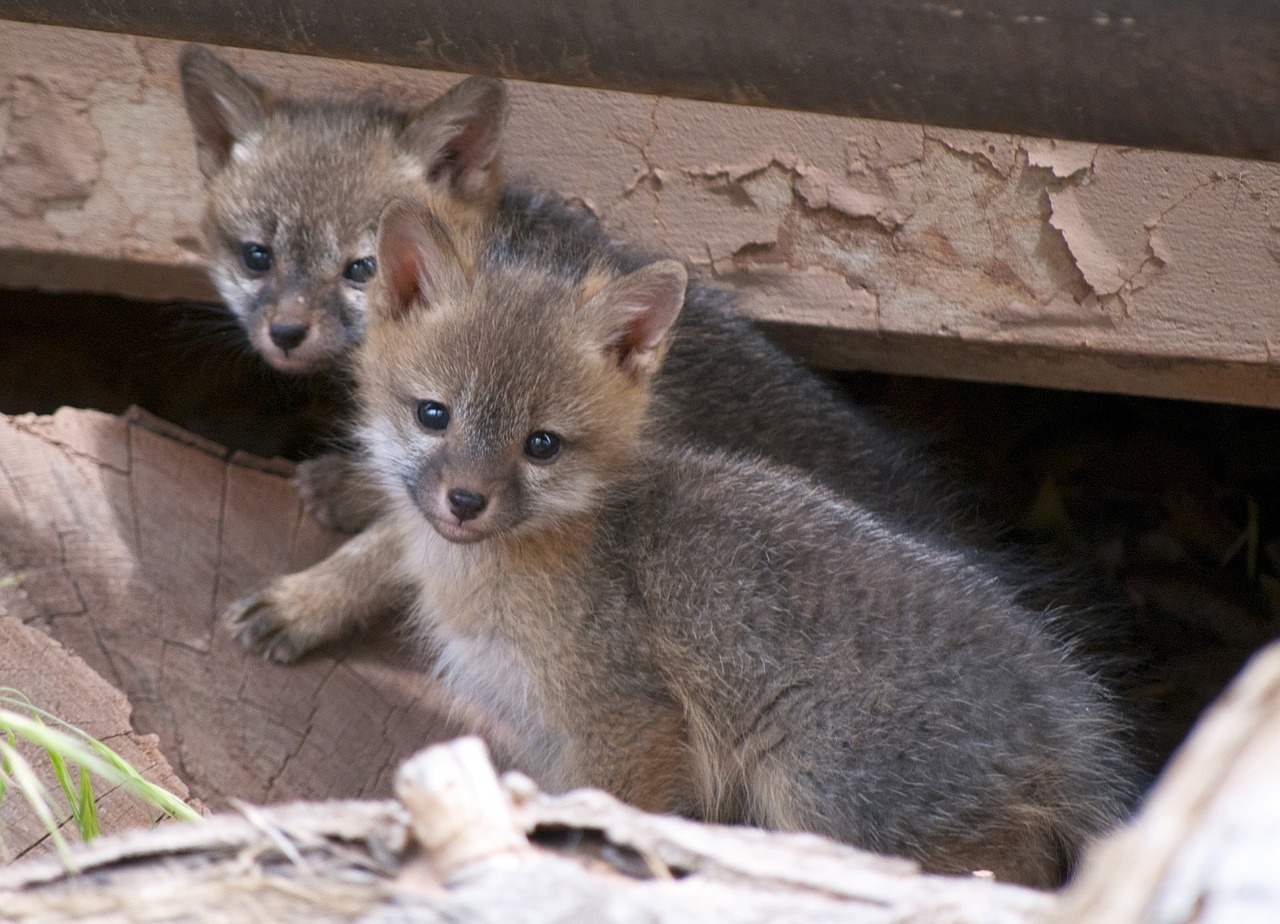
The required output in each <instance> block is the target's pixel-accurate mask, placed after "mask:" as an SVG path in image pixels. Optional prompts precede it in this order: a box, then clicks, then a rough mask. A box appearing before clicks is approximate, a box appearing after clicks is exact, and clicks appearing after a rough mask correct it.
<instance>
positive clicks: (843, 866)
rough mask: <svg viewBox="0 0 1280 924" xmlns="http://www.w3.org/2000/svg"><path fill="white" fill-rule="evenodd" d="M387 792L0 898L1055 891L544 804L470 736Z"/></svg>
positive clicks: (240, 901) (443, 916)
mask: <svg viewBox="0 0 1280 924" xmlns="http://www.w3.org/2000/svg"><path fill="white" fill-rule="evenodd" d="M398 791H399V793H400V795H401V798H402V800H403V803H402V804H403V808H402V807H401V806H400V805H397V804H394V803H337V804H332V803H330V804H324V805H314V804H296V805H291V806H283V807H279V808H275V809H260V810H258V809H255V810H252V811H250V812H247V813H246V814H245V815H244V816H242V817H235V816H221V817H218V818H214V819H212V820H211V822H210V823H208V824H205V825H199V826H197V825H184V826H177V825H171V826H169V827H168V828H166V829H165V830H163V831H152V832H139V833H135V834H133V835H128V836H121V837H118V838H115V839H113V840H111V841H110V842H104V843H102V844H99V845H96V846H93V847H88V848H84V849H82V850H80V851H79V852H78V853H77V861H78V862H79V864H80V866H81V868H82V869H84V870H86V871H92V872H93V875H92V876H81V877H71V878H68V877H67V876H65V874H64V873H63V871H62V870H61V868H60V867H59V866H58V865H57V864H56V862H53V861H48V860H46V861H42V862H36V861H31V862H27V863H23V864H18V865H15V866H12V867H9V868H8V869H3V870H0V907H3V908H4V909H5V912H6V914H7V915H8V919H9V920H12V921H14V922H15V924H26V922H33V921H39V920H48V919H50V918H52V917H54V916H59V919H60V920H65V921H96V920H101V919H102V918H104V917H105V916H106V915H107V914H113V915H115V916H116V917H115V918H114V920H121V921H141V920H143V919H144V918H145V917H146V916H148V915H154V914H155V913H156V908H157V905H160V907H162V908H163V909H164V913H165V914H166V915H167V918H168V919H172V920H182V921H212V920H237V919H241V920H276V921H292V920H303V919H304V916H305V917H306V919H308V920H317V919H318V920H322V921H361V922H365V924H372V922H391V921H396V922H401V924H411V922H437V921H460V920H461V921H494V922H497V921H503V922H513V924H525V922H528V924H534V922H552V921H577V920H580V921H599V922H606V924H607V922H619V924H621V922H625V921H637V920H644V921H654V922H675V921H690V920H706V921H723V922H729V924H748V922H761V924H763V922H768V921H776V920H779V919H780V918H783V917H785V919H786V920H788V921H793V922H797V924H807V922H819V921H824V922H834V924H888V922H891V921H892V922H899V924H916V922H919V924H924V922H934V921H942V920H945V921H948V922H952V924H970V922H972V924H979V922H982V924H1031V922H1036V921H1039V920H1041V919H1042V918H1043V916H1044V914H1045V913H1046V912H1047V910H1048V909H1049V908H1050V906H1051V905H1052V901H1053V899H1052V897H1051V896H1049V895H1047V894H1044V893H1039V892H1036V891H1034V890H1030V889H1025V888H1022V887H1020V886H1010V885H1003V884H1000V883H996V882H993V881H991V880H989V879H982V878H975V877H944V876H925V875H922V874H920V873H919V871H918V870H917V868H916V867H915V865H914V864H912V863H909V862H906V861H899V860H889V859H886V858H883V857H877V856H875V855H873V854H868V853H864V852H862V851H858V850H854V849H853V848H850V847H846V846H843V845H839V844H835V843H832V842H830V841H827V840H825V839H824V838H820V837H816V836H811V835H795V834H777V833H767V832H762V831H757V830H752V829H747V828H733V827H720V826H714V825H703V824H699V823H697V822H692V821H687V820H684V819H679V818H671V817H664V816H657V815H648V814H646V813H644V812H641V811H639V810H637V809H633V808H630V807H628V806H625V805H622V804H621V803H619V802H617V801H616V800H614V799H612V798H610V797H608V796H606V795H605V794H603V793H599V792H590V791H584V792H576V793H570V794H567V795H564V796H547V795H543V794H541V793H538V792H537V791H536V789H535V788H534V787H533V784H532V783H531V782H530V781H529V780H527V779H526V778H524V777H521V776H519V775H518V774H509V775H508V776H507V777H506V778H505V780H504V781H503V783H502V784H501V785H500V784H499V781H498V780H497V778H496V777H495V776H494V771H493V768H492V766H491V765H490V764H489V762H488V758H487V756H486V753H485V750H484V747H483V745H481V744H480V743H479V741H478V740H476V739H462V740H460V741H456V742H452V743H450V744H448V745H441V746H437V747H435V748H429V749H427V750H426V751H424V752H422V753H421V754H419V755H417V756H415V757H414V758H413V759H412V760H411V761H410V762H409V763H408V764H406V765H405V767H404V768H403V769H402V770H401V773H400V784H399V786H398ZM406 809H407V811H406ZM410 831H412V832H413V836H414V837H416V838H417V843H418V847H419V849H420V852H419V851H418V850H411V849H408V847H407V845H408V843H409V842H410V841H411V840H412V838H411V837H410V835H409V832H410ZM526 835H532V838H527V837H526ZM143 883H145V885H146V892H145V894H144V895H142V896H139V894H138V893H139V887H140V885H141V884H143ZM135 896H137V897H135ZM237 915H239V916H240V917H239V918H237Z"/></svg>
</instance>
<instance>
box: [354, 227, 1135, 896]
mask: <svg viewBox="0 0 1280 924" xmlns="http://www.w3.org/2000/svg"><path fill="white" fill-rule="evenodd" d="M487 240H490V241H491V240H492V238H491V237H490V238H488V239H487ZM460 251H462V252H467V249H466V247H465V245H464V246H462V247H461V248H460V247H459V246H458V245H457V242H456V240H455V239H453V238H452V237H451V236H450V235H449V234H448V232H447V230H446V229H445V228H444V227H443V226H442V225H440V224H439V223H438V222H436V221H435V220H434V219H433V218H432V216H431V215H430V213H429V212H424V211H422V210H420V209H418V208H415V207H409V206H404V207H400V206H393V208H392V209H391V210H390V212H389V214H388V215H387V217H386V218H384V220H383V224H382V232H381V235H380V241H379V250H378V254H379V259H380V261H381V262H382V264H383V265H384V266H392V265H395V266H397V267H400V270H401V271H397V272H395V273H388V274H386V276H385V277H384V278H383V279H382V280H381V282H380V284H379V286H378V288H377V291H376V293H375V295H374V299H373V314H372V317H373V320H372V323H371V325H370V329H369V332H368V338H367V342H366V344H365V346H364V347H363V348H362V349H361V351H360V354H359V363H358V375H359V381H360V393H361V396H362V401H363V404H364V408H365V410H364V412H363V426H362V430H363V433H364V436H365V440H366V443H367V445H368V447H369V455H370V463H371V465H372V467H373V470H374V471H375V472H376V474H377V477H378V479H379V481H380V482H381V484H382V488H383V490H384V492H385V493H386V495H387V498H388V518H389V522H390V523H391V524H393V526H392V529H393V531H394V532H395V533H397V534H398V536H399V539H398V542H399V546H400V555H401V558H400V564H401V569H402V572H401V576H402V579H403V580H404V581H406V582H409V583H413V584H416V586H417V592H418V605H417V614H418V615H417V623H418V625H419V628H420V632H421V636H422V639H423V642H424V645H425V646H427V647H429V648H431V649H433V650H435V651H436V652H437V655H438V664H439V666H440V670H441V671H442V673H443V675H444V677H445V678H446V679H447V680H448V681H449V683H450V684H451V685H452V686H453V688H454V689H455V690H456V691H457V692H458V693H459V694H460V695H463V696H465V697H467V698H469V699H473V700H478V701H480V702H482V703H483V704H485V705H486V706H487V707H488V708H489V709H490V710H491V711H492V712H493V713H495V714H497V715H499V716H501V717H502V718H503V719H505V720H506V721H507V722H508V723H509V724H510V725H511V726H512V727H513V728H515V729H516V730H517V734H518V735H519V739H520V748H521V753H520V755H519V763H520V764H521V765H523V767H524V768H525V769H527V770H528V771H530V772H531V773H533V774H534V775H535V776H537V778H538V779H539V780H540V782H541V783H542V784H543V785H544V786H546V787H549V788H552V789H563V788H567V787H571V786H597V787H601V788H604V789H607V790H609V791H611V792H614V793H615V794H617V795H619V796H621V797H622V798H625V799H628V800H629V801H632V802H634V803H636V804H639V805H641V806H644V807H646V808H649V809H653V810H658V811H672V812H680V813H684V814H689V815H693V816H697V817H701V818H707V819H712V820H717V821H729V822H747V823H752V824H759V825H763V826H767V827H772V828H782V829H793V830H808V831H816V832H820V833H823V834H827V835H830V836H833V837H837V838H840V839H843V840H846V841H849V842H852V843H855V844H858V845H861V846H864V847H868V848H870V849H874V850H879V851H883V852H889V853H897V854H903V855H907V856H911V857H914V858H916V859H918V860H920V861H921V862H922V863H923V864H924V865H925V866H926V867H928V868H930V869H933V870H937V871H945V872H964V871H968V870H970V869H974V868H989V869H992V870H994V871H995V872H996V873H997V875H999V876H1001V877H1002V878H1006V879H1010V880H1014V881H1019V882H1025V883H1028V884H1033V885H1040V886H1047V885H1052V884H1055V883H1057V882H1058V881H1060V879H1061V877H1062V876H1063V874H1064V873H1065V871H1066V868H1067V866H1068V865H1069V863H1070V862H1071V860H1072V859H1073V858H1074V856H1075V854H1076V852H1077V851H1078V849H1079V847H1080V846H1081V844H1082V842H1083V841H1084V840H1085V839H1087V838H1088V837H1090V836H1092V835H1094V834H1096V833H1098V832H1100V831H1102V830H1105V829H1106V828H1107V827H1108V826H1109V825H1110V824H1112V823H1114V822H1115V821H1117V820H1118V819H1119V818H1120V817H1121V815H1122V812H1123V810H1124V806H1125V804H1126V801H1127V799H1128V798H1129V796H1130V783H1131V770H1130V766H1129V761H1128V758H1127V755H1126V753H1125V749H1124V747H1123V745H1122V744H1121V741H1120V736H1119V734H1118V729H1119V725H1118V722H1117V720H1116V718H1115V716H1114V714H1113V713H1112V710H1111V708H1110V706H1109V705H1108V703H1107V699H1106V696H1105V694H1104V692H1103V691H1102V689H1101V688H1100V687H1099V685H1098V684H1097V683H1096V682H1095V681H1094V680H1093V679H1092V678H1091V677H1090V676H1089V675H1088V674H1087V673H1086V672H1085V671H1084V670H1082V669H1081V668H1080V667H1079V666H1077V665H1075V664H1074V663H1073V661H1072V656H1071V653H1070V651H1069V649H1068V647H1066V646H1065V645H1064V644H1062V643H1061V642H1060V641H1059V640H1057V639H1055V638H1054V637H1053V636H1052V634H1051V633H1050V632H1049V631H1047V630H1046V628H1045V626H1044V621H1043V620H1042V619H1040V618H1037V616H1036V615H1035V614H1033V613H1031V612H1029V611H1027V610H1026V609H1025V608H1023V607H1022V606H1020V605H1019V604H1018V602H1017V600H1016V597H1015V595H1014V594H1013V593H1012V591H1011V589H1010V588H1009V587H1007V586H1005V585H1004V584H1003V583H1002V582H1001V581H1000V579H999V577H998V576H997V575H996V574H995V573H993V572H992V571H990V570H987V569H984V568H983V567H981V566H980V564H977V563H975V562H973V561H972V560H970V558H969V557H968V556H966V555H965V554H964V553H963V552H960V551H957V550H956V549H954V548H950V547H948V545H947V544H945V543H943V542H940V541H938V540H936V539H934V538H931V537H930V536H928V535H927V534H925V535H916V534H913V533H911V532H910V531H908V530H904V529H902V528H901V526H900V525H895V524H893V523H892V522H890V521H888V520H886V519H885V518H884V517H882V516H878V515H877V514H875V513H874V512H872V511H870V510H868V509H866V508H865V507H864V506H861V505H859V504H856V503H854V502H851V501H850V500H847V499H845V498H842V497H840V496H839V495H837V494H836V493H835V492H833V491H832V490H831V489H830V488H829V487H827V486H825V485H823V484H821V483H820V482H818V481H817V480H815V479H814V478H813V477H811V476H807V475H805V474H803V473H801V472H799V471H796V470H795V469H793V468H790V467H787V466H784V465H781V464H779V463H778V462H776V461H772V460H764V459H762V458H759V457H752V456H749V455H743V454H734V453H726V452H723V451H713V450H707V449H704V448H699V447H690V446H679V445H673V444H672V443H671V442H670V441H668V440H665V439H664V438H663V435H664V433H665V431H664V429H663V427H662V426H661V425H659V424H657V423H656V422H655V418H654V417H653V416H652V415H651V414H650V411H649V399H650V395H651V386H652V385H653V383H654V382H655V381H657V382H660V381H661V380H662V376H663V375H664V374H666V373H664V372H663V371H660V370H661V369H663V368H664V367H663V365H662V363H663V360H664V358H665V361H666V363H667V367H665V368H669V364H670V363H672V362H673V361H675V359H676V356H677V355H678V354H677V353H676V352H675V345H676V344H677V343H678V342H679V338H680V336H681V334H682V331H681V329H680V328H679V327H677V328H676V330H675V331H674V333H671V334H669V330H670V326H671V324H672V322H673V321H674V318H675V316H676V313H677V312H678V311H679V309H680V306H681V303H682V301H684V299H683V294H684V292H683V290H684V285H685V274H684V270H683V268H682V267H680V265H679V264H676V263H673V262H672V261H658V262H652V263H646V264H642V265H641V266H639V267H637V268H622V267H619V266H618V265H617V264H616V262H615V261H614V260H613V259H611V258H609V257H607V256H605V257H604V258H602V259H600V260H598V261H596V262H594V263H593V264H592V265H590V266H589V268H588V270H587V272H585V273H583V274H580V275H578V274H569V275H566V274H564V273H562V272H560V271H559V267H560V266H562V265H563V264H562V263H552V264H550V265H542V264H540V262H539V261H537V260H534V261H532V262H526V261H522V260H516V259H512V258H511V255H510V254H508V253H505V252H503V250H502V249H501V248H496V249H495V248H493V247H485V246H482V247H481V249H480V250H479V251H478V253H475V254H474V256H468V257H463V256H461V255H460ZM658 394H659V395H661V391H660V389H659V392H658ZM424 408H428V409H429V410H427V411H424ZM657 410H658V411H659V413H661V405H660V403H659V405H658V408H657ZM437 411H442V413H443V414H444V416H443V417H441V416H440V414H439V413H437ZM442 423H443V425H442V426H437V425H439V424H442ZM544 436H550V437H553V438H554V446H555V452H554V454H553V455H552V456H551V457H550V458H542V456H541V453H542V452H543V450H545V446H546V441H545V440H543V439H541V438H542V437H544ZM535 450H536V451H535ZM460 490H461V491H464V492H466V496H468V497H476V498H481V499H482V501H483V503H482V504H481V505H480V509H479V510H478V512H477V510H476V506H475V505H474V504H469V505H465V506H458V505H456V504H454V503H453V499H454V496H455V493H456V492H458V491H460Z"/></svg>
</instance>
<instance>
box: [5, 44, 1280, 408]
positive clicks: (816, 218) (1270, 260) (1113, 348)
mask: <svg viewBox="0 0 1280 924" xmlns="http://www.w3.org/2000/svg"><path fill="white" fill-rule="evenodd" d="M178 47H179V45H178V44H177V43H174V42H167V41H160V40H154V39H143V38H134V37H130V36H120V35H106V34H99V33H91V32H79V31H76V30H68V29H55V28H51V27H41V26H31V25H25V24H20V23H13V22H0V218H3V220H2V221H0V255H3V257H2V259H0V284H3V285H8V286H20V285H21V286H35V287H42V288H50V289H58V288H60V289H96V290H101V291H109V292H123V293H125V294H132V295H149V296H157V297H164V296H175V295H177V296H184V297H185V296H203V297H210V298H211V297H212V296H211V292H210V289H209V287H208V285H207V283H205V281H204V280H203V277H202V275H201V270H200V263H201V261H200V256H199V247H198V245H197V243H196V230H195V229H196V221H197V217H198V211H199V202H200V182H199V171H198V170H197V168H196V161H195V154H194V148H193V145H192V141H191V135H190V128H189V126H188V124H187V120H186V116H185V114H184V112H183V110H182V107H181V104H180V101H179V94H178V89H177V75H176V65H175V61H176V55H177V50H178ZM222 53H223V54H224V56H225V57H226V58H228V59H229V60H230V61H232V62H233V63H234V64H235V65H236V66H237V67H240V68H242V69H244V70H245V71H246V72H248V73H251V74H252V75H254V76H255V77H257V78H259V79H260V80H262V81H263V82H264V83H266V84H268V85H270V86H272V87H274V88H276V89H278V90H282V91H285V92H290V93H294V94H299V95H315V94H342V95H346V94H352V93H356V92H359V91H362V90H366V89H371V88H372V89H381V90H383V91H385V92H386V93H388V94H390V95H391V96H392V97H393V98H394V99H397V100H399V101H402V102H404V103H405V104H406V105H411V104H412V103H413V102H415V101H425V100H428V99H430V98H432V97H433V96H434V95H436V94H437V93H439V92H440V91H441V90H443V89H444V88H445V87H446V86H448V85H450V84H451V83H453V82H454V81H456V79H457V77H456V76H454V75H447V74H441V73H435V72H425V71H411V70H406V69H402V68H391V67H376V66H371V65H355V64H350V63H346V62H335V61H321V60H318V59H310V58H302V57H290V56H285V55H279V54H268V53H252V52H243V51H236V50H230V49H226V50H223V52H222ZM512 99H513V113H512V120H511V123H510V128H509V132H508V137H507V146H506V147H507V151H508V156H507V157H506V160H505V163H506V165H507V167H508V172H509V173H511V174H512V175H514V176H521V175H530V176H533V177H535V178H536V179H538V180H539V181H540V182H542V183H544V184H546V185H550V186H553V187H556V188H559V189H561V190H564V191H566V192H567V193H569V194H573V195H577V196H580V197H582V198H583V199H584V200H585V201H586V202H587V204H588V205H590V206H591V207H592V208H593V209H595V210H596V211H597V212H598V213H599V214H600V215H601V216H602V217H603V218H604V220H605V221H606V223H607V225H608V226H609V228H610V229H611V230H613V231H614V232H616V233H618V234H620V235H622V236H625V237H629V238H632V239H636V240H640V241H644V242H648V243H652V244H657V245H660V246H661V247H663V248H665V249H668V250H670V251H673V252H674V253H675V254H677V255H678V256H680V257H682V258H684V259H686V260H688V261H689V262H691V263H692V264H693V265H694V266H695V267H698V268H700V269H701V270H702V271H704V272H706V273H707V274H709V275H711V276H714V277H718V278H720V279H722V280H724V281H725V282H728V283H731V284H733V285H736V286H737V287H739V288H740V289H741V291H742V292H743V293H744V296H745V309H746V310H747V311H749V312H750V313H752V314H753V315H755V316H757V317H760V318H763V319H766V320H768V321H771V322H775V323H776V324H778V325H779V326H780V335H781V336H783V337H784V339H785V342H786V343H787V344H788V345H789V346H791V347H792V348H794V349H796V350H797V351H798V352H801V353H804V354H806V355H808V356H810V357H812V358H814V359H815V360H817V361H818V362H821V363H825V364H830V365H835V366H842V367H846V368H871V369H878V370H883V371H890V372H913V373H924V374H931V375H946V376H949V377H963V378H980V379H989V380H997V381H1009V382H1021V383H1029V384H1042V385H1053V386H1059V387H1073V388H1084V389H1094V390H1107V391H1127V392H1134V393H1145V394H1156V395H1163V396H1169V397H1192V398H1205V399H1215V400H1226V401H1231V402H1235V403H1244V404H1256V405H1266V406H1280V376H1278V375H1277V373H1276V371H1275V364H1274V362H1273V359H1272V343H1273V342H1275V341H1277V339H1280V318H1278V317H1277V315H1276V312H1275V310H1274V293H1275V292H1277V291H1280V259H1277V254H1280V164H1264V163H1257V162H1249V161H1239V160H1229V159H1224V158H1208V157H1195V156H1190V155H1180V154H1171V153H1167V152H1154V151H1142V150H1136V149H1132V148H1114V147H1106V146H1097V145H1086V144H1081V143H1067V142H1055V141H1050V140H1037V139H1028V138H1019V137H1014V136H1010V135H995V134H983V133H978V132H969V131H962V130H958V129H942V128H935V127H930V126H920V125H906V124H892V123H883V122H872V121H867V120H858V119H844V118H837V117H833V116H821V115H810V114H801V113H791V112H780V111H776V110H773V111H771V110H762V109H750V108H742V107H733V106H726V105H720V104H712V103H697V102H689V101H683V100H672V99H664V98H658V97H649V96H641V95H629V94H619V93H606V92H599V91H590V90H577V89H569V88H563V87H552V86H541V85H536V84H520V83H515V84H513V85H512Z"/></svg>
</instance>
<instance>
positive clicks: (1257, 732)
mask: <svg viewBox="0 0 1280 924" xmlns="http://www.w3.org/2000/svg"><path fill="white" fill-rule="evenodd" d="M1277 918H1280V642H1273V643H1272V644H1271V645H1270V646H1268V647H1267V648H1265V649H1263V650H1262V651H1261V652H1259V653H1258V654H1256V655H1254V657H1253V659H1252V660H1251V661H1250V662H1249V664H1248V665H1247V666H1246V667H1245V669H1244V671H1242V672H1241V674H1240V676H1239V677H1238V678H1237V679H1236V680H1235V681H1234V682H1233V683H1232V684H1231V686H1230V687H1228V688H1227V690H1226V692H1225V693H1223V695H1222V696H1221V697H1219V699H1218V701H1217V702H1216V703H1215V704H1214V705H1213V706H1212V707H1211V708H1210V709H1209V710H1207V711H1206V713H1205V714H1204V715H1203V716H1202V717H1201V719H1200V721H1199V722H1198V723H1197V725H1196V728H1195V729H1194V730H1193V732H1192V734H1191V737H1190V738H1189V739H1188V741H1187V743H1186V744H1185V745H1184V746H1183V748H1182V749H1181V750H1180V751H1179V752H1178V753H1177V754H1176V755H1175V757H1174V759H1173V761H1172V762H1171V763H1170V765H1169V766H1168V768H1167V769H1166V770H1165V772H1164V774H1163V776H1162V777H1161V780H1160V785H1159V786H1158V787H1157V788H1156V789H1155V790H1153V791H1152V793H1151V795H1150V796H1149V797H1148V799H1147V801H1146V805H1145V806H1144V808H1143V810H1142V813H1141V815H1140V816H1139V818H1138V819H1137V820H1136V821H1135V823H1134V824H1133V825H1132V826H1131V827H1130V828H1129V829H1127V830H1125V831H1122V832H1120V833H1119V834H1117V835H1116V836H1114V837H1112V838H1111V839H1110V840H1109V841H1108V842H1107V843H1105V844H1103V845H1101V846H1100V849H1098V850H1097V851H1095V852H1094V853H1093V854H1092V856H1091V857H1090V858H1089V862H1088V864H1087V866H1086V867H1085V870H1084V872H1083V874H1082V875H1081V876H1080V878H1079V880H1078V882H1077V883H1076V884H1075V886H1074V887H1073V888H1072V889H1071V891H1070V892H1069V893H1068V895H1067V897H1066V899H1065V901H1064V902H1063V905H1062V908H1061V910H1060V911H1059V912H1058V914H1057V916H1056V918H1055V921H1057V922H1059V924H1068V922H1070V924H1112V922H1126V921H1134V922H1138V921H1161V922H1165V924H1183V922H1185V924H1193V922H1194V924H1219V922H1221V924H1227V922H1231V924H1236V922H1246V921H1268V920H1271V921H1274V920H1276V919H1277Z"/></svg>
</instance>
